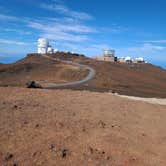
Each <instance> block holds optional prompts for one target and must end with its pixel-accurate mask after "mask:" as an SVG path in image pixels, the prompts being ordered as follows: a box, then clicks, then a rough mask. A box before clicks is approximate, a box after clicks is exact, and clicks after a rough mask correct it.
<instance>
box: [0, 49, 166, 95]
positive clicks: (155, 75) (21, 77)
mask: <svg viewBox="0 0 166 166" xmlns="http://www.w3.org/2000/svg"><path fill="white" fill-rule="evenodd" d="M51 56H52V57H55V58H60V59H62V60H71V61H74V62H77V63H82V64H87V65H89V66H91V67H93V68H94V69H95V70H96V76H95V78H94V79H93V80H91V81H90V82H88V83H87V84H85V85H82V86H81V87H79V88H74V89H79V90H90V91H97V92H108V91H113V92H117V93H119V94H124V95H132V96H140V97H160V98H165V97H166V71H165V70H164V69H162V68H160V67H156V66H153V65H151V64H135V65H134V64H132V65H127V64H118V63H111V62H99V61H96V60H94V59H90V58H87V57H85V56H83V55H78V54H71V53H63V52H58V53H56V54H54V55H51ZM87 72H88V71H85V70H83V69H78V68H75V67H74V66H72V65H65V64H63V63H60V62H55V61H53V60H51V59H47V58H44V57H41V56H39V55H35V54H31V55H29V56H27V57H26V58H24V59H23V60H20V61H18V62H16V63H14V64H10V65H5V66H3V67H1V68H0V86H25V83H26V82H27V81H29V80H35V81H38V82H39V83H41V84H42V85H45V84H48V83H61V82H69V81H74V80H80V79H82V78H83V77H85V76H86V74H87Z"/></svg>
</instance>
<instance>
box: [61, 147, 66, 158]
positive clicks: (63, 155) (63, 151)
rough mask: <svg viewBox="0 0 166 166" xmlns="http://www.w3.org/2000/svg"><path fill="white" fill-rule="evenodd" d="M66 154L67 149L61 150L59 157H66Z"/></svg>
mask: <svg viewBox="0 0 166 166" xmlns="http://www.w3.org/2000/svg"><path fill="white" fill-rule="evenodd" d="M67 152H68V150H67V149H63V150H62V151H61V153H60V156H61V157H62V158H65V157H66V155H67Z"/></svg>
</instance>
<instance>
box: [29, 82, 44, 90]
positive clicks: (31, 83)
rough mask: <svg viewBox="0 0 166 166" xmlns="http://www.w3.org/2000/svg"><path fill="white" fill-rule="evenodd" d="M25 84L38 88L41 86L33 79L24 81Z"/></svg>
mask: <svg viewBox="0 0 166 166" xmlns="http://www.w3.org/2000/svg"><path fill="white" fill-rule="evenodd" d="M26 86H27V88H40V89H42V88H43V87H42V86H41V85H40V84H38V83H36V82H35V81H28V82H27V83H26Z"/></svg>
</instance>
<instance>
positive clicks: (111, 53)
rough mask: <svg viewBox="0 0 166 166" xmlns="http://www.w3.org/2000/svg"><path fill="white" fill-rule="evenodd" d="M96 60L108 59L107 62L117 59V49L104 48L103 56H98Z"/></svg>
mask: <svg viewBox="0 0 166 166" xmlns="http://www.w3.org/2000/svg"><path fill="white" fill-rule="evenodd" d="M96 60H98V61H107V62H115V61H117V57H115V50H112V49H104V50H103V56H97V57H96Z"/></svg>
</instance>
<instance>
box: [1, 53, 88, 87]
mask: <svg viewBox="0 0 166 166" xmlns="http://www.w3.org/2000/svg"><path fill="white" fill-rule="evenodd" d="M87 72H88V71H86V70H83V69H80V68H76V67H74V66H72V65H66V64H63V63H60V62H56V61H53V60H50V59H47V58H44V57H42V56H39V55H36V56H34V55H29V56H27V57H26V58H24V59H22V60H20V61H17V62H16V63H13V64H9V65H3V66H2V67H0V86H22V87H23V86H24V87H25V84H26V82H28V81H30V80H35V81H37V82H39V83H41V84H47V83H49V82H55V83H62V82H67V81H74V80H80V79H82V78H83V77H85V76H86V75H87Z"/></svg>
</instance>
